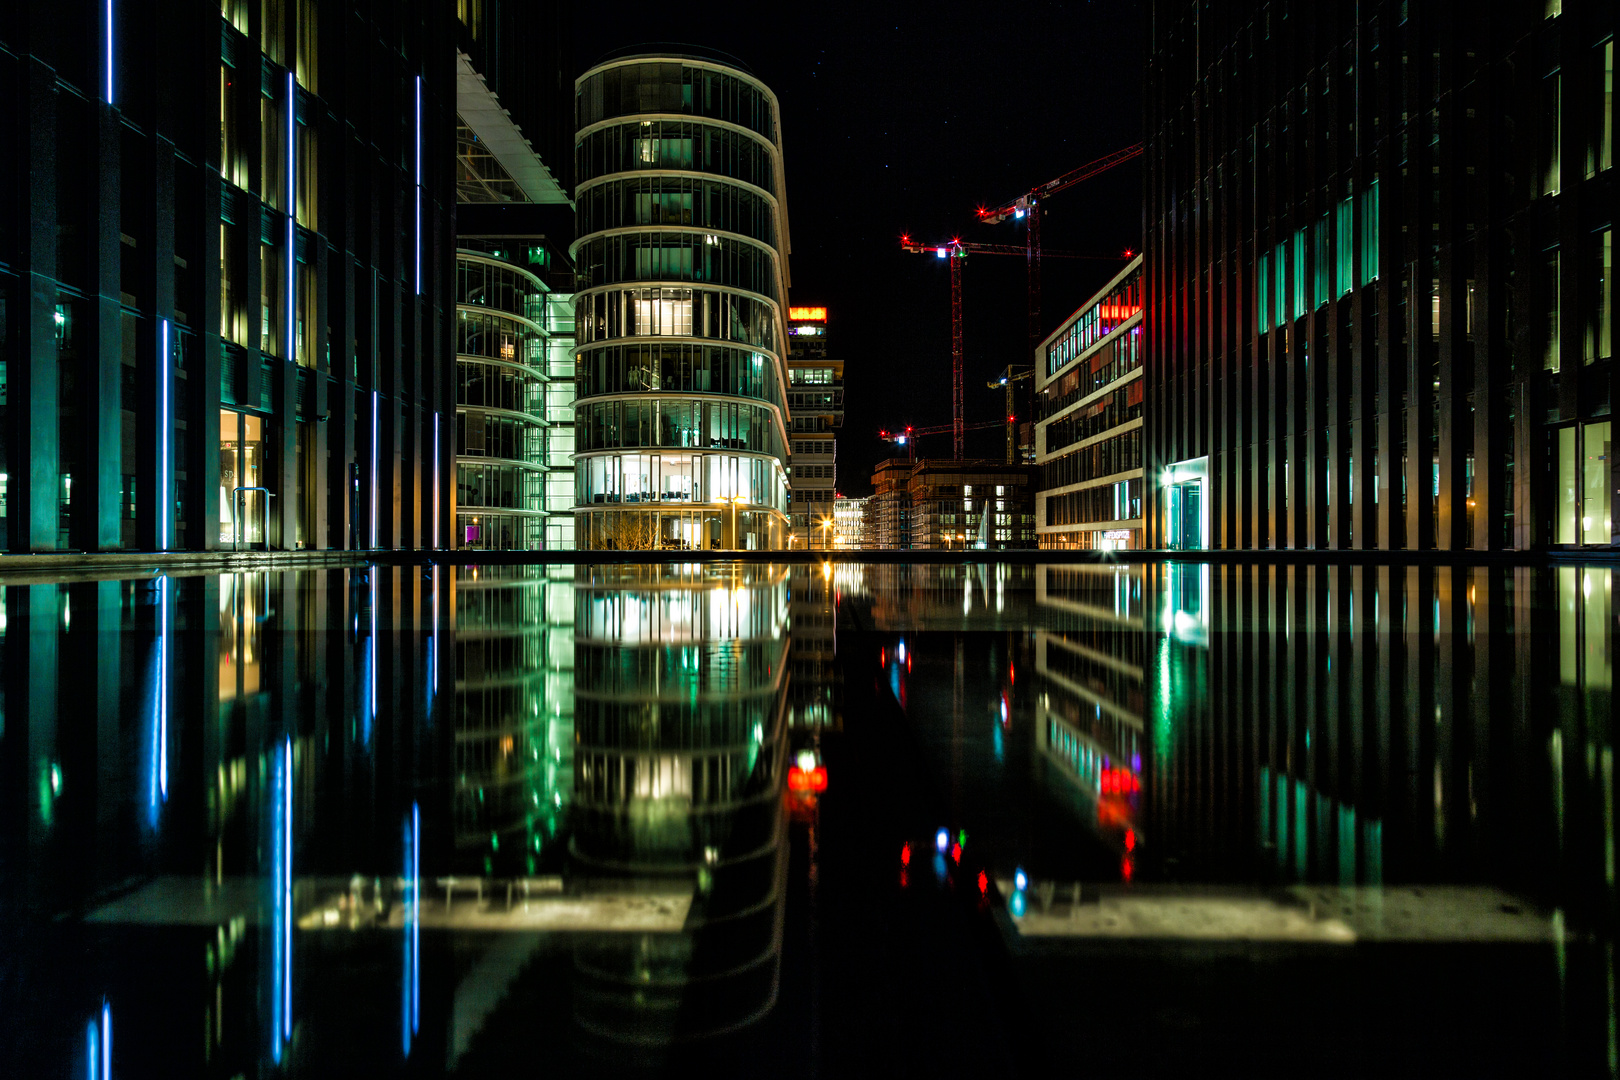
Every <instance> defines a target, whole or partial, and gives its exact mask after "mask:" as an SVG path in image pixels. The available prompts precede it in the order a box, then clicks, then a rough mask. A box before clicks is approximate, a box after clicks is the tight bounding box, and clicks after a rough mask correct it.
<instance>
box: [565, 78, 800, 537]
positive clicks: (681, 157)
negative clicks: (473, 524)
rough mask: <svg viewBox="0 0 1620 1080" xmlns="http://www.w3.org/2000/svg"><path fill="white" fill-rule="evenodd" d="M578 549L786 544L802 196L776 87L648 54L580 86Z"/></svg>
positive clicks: (577, 196) (581, 81)
mask: <svg viewBox="0 0 1620 1080" xmlns="http://www.w3.org/2000/svg"><path fill="white" fill-rule="evenodd" d="M575 90H576V110H577V123H578V126H579V130H578V133H577V135H576V138H575V147H576V149H575V155H576V161H575V164H576V174H575V175H576V176H577V178H578V185H579V186H578V188H577V190H576V193H575V200H576V203H577V206H578V230H577V232H578V235H579V239H578V240H577V241H576V242H575V243H574V246H573V249H572V254H573V257H574V262H575V265H576V268H577V271H578V275H579V277H578V289H577V292H576V294H575V315H576V319H575V330H576V335H577V341H578V347H577V352H576V356H577V358H578V365H577V372H578V396H577V398H576V400H575V420H576V435H575V440H576V446H575V451H576V453H575V492H576V502H575V529H576V540H577V545H578V546H579V547H581V548H595V549H604V548H618V549H626V548H628V549H649V548H675V549H694V550H712V549H739V548H741V549H756V550H757V549H777V548H782V547H785V546H786V544H787V535H788V530H787V472H786V468H785V465H786V459H787V425H788V415H787V407H786V401H785V398H784V394H783V388H784V386H785V384H786V382H787V380H786V378H785V367H784V358H783V352H784V349H785V344H784V343H785V341H786V338H787V334H786V323H785V322H784V314H785V305H786V303H787V287H788V266H787V251H788V230H787V210H786V202H785V197H784V185H783V178H782V151H781V146H782V138H781V128H780V123H779V114H778V110H777V103H776V97H775V95H774V94H772V93H771V91H770V90H769V89H768V88H767V87H765V86H764V85H763V84H762V83H760V82H759V81H758V80H757V79H755V78H754V77H753V76H752V75H750V74H748V73H747V72H746V71H743V70H741V69H740V68H738V67H737V66H735V63H734V62H729V63H728V62H720V61H715V60H709V59H703V58H700V57H696V56H685V55H668V54H653V55H648V54H639V55H631V56H623V57H619V58H614V59H608V60H605V61H603V62H601V63H599V64H597V65H596V66H595V67H593V68H592V69H591V70H589V71H587V72H586V73H585V74H584V75H583V76H581V77H580V79H579V80H578V82H577V83H576V84H575Z"/></svg>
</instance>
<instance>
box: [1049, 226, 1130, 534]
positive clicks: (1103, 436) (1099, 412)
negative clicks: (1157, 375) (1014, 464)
mask: <svg viewBox="0 0 1620 1080" xmlns="http://www.w3.org/2000/svg"><path fill="white" fill-rule="evenodd" d="M1142 387H1143V382H1142V257H1141V256H1140V255H1138V256H1137V257H1136V258H1134V259H1132V260H1131V261H1130V263H1129V264H1128V265H1127V266H1126V267H1125V268H1124V269H1123V270H1121V271H1120V272H1119V273H1118V274H1117V275H1115V277H1114V279H1113V280H1112V281H1110V282H1109V283H1108V284H1106V285H1104V286H1103V287H1102V289H1100V290H1099V291H1098V292H1097V295H1095V296H1093V297H1092V298H1091V299H1089V300H1087V301H1086V302H1085V303H1084V304H1082V305H1080V307H1079V309H1078V310H1076V311H1075V312H1074V314H1072V315H1070V316H1069V317H1068V318H1067V319H1065V320H1064V321H1063V323H1062V325H1060V326H1059V327H1058V328H1057V329H1056V330H1054V331H1053V332H1052V334H1051V336H1049V337H1048V338H1047V339H1046V340H1045V341H1043V342H1041V344H1040V346H1039V347H1038V348H1036V350H1035V409H1036V427H1035V431H1036V434H1035V463H1036V465H1037V466H1038V467H1039V468H1040V488H1041V490H1040V494H1039V496H1037V498H1036V510H1035V513H1036V525H1035V531H1036V535H1037V537H1038V539H1039V544H1040V546H1041V547H1043V548H1089V549H1092V550H1101V551H1108V550H1122V549H1125V548H1139V547H1141V546H1142V483H1143V477H1142Z"/></svg>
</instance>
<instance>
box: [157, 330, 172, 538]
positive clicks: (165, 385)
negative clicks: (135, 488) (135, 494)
mask: <svg viewBox="0 0 1620 1080" xmlns="http://www.w3.org/2000/svg"><path fill="white" fill-rule="evenodd" d="M159 326H160V327H161V330H160V332H159V340H158V383H159V386H160V388H161V394H162V409H161V410H160V414H159V425H158V445H159V451H158V502H157V524H158V550H159V551H167V550H169V514H170V513H171V512H172V511H173V509H174V492H173V491H171V490H170V488H171V486H172V476H171V471H172V465H171V462H170V460H169V454H170V450H169V441H170V439H172V438H173V432H174V417H173V416H172V415H171V411H170V410H171V407H170V404H169V402H170V387H169V381H170V374H169V320H168V319H164V320H162V322H161V323H159Z"/></svg>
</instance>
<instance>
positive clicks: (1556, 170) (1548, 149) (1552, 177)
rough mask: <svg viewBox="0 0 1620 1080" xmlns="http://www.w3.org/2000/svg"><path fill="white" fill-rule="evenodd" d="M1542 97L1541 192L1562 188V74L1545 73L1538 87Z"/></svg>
mask: <svg viewBox="0 0 1620 1080" xmlns="http://www.w3.org/2000/svg"><path fill="white" fill-rule="evenodd" d="M1541 100H1542V109H1541V117H1542V124H1543V127H1542V151H1541V160H1542V170H1541V194H1543V195H1557V194H1558V193H1559V191H1561V190H1562V189H1563V175H1562V174H1563V170H1562V167H1561V165H1562V163H1561V161H1560V159H1559V145H1560V143H1561V142H1562V141H1563V133H1564V76H1563V73H1562V72H1558V71H1555V72H1553V73H1552V74H1551V75H1549V76H1547V78H1546V80H1545V81H1544V82H1543V83H1542V87H1541Z"/></svg>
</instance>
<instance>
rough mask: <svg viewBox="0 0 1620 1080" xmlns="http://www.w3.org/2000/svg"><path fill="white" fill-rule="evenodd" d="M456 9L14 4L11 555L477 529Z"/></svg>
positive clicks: (309, 1) (5, 539)
mask: <svg viewBox="0 0 1620 1080" xmlns="http://www.w3.org/2000/svg"><path fill="white" fill-rule="evenodd" d="M454 25H455V24H454V16H453V15H452V13H451V11H450V8H449V7H448V6H447V5H443V4H438V3H424V2H420V0H402V2H400V3H395V4H388V5H385V6H374V7H360V8H357V7H353V6H350V5H344V4H334V3H316V2H315V0H286V2H278V3H264V4H259V3H247V2H245V0H227V2H224V3H222V4H219V5H213V6H208V5H155V4H141V3H124V2H120V3H117V4H105V5H103V4H58V5H53V4H43V3H40V4H6V5H0V82H3V83H4V85H5V86H7V87H8V88H9V89H8V92H7V94H6V95H5V101H6V104H5V106H4V108H3V109H0V387H3V388H4V389H3V390H0V402H3V404H0V433H3V439H0V446H3V449H0V512H3V514H4V518H3V528H0V548H3V549H4V550H7V551H13V552H60V551H70V550H78V551H117V550H142V551H153V550H191V551H196V550H213V549H220V548H230V547H232V546H234V545H236V544H237V543H241V544H242V545H244V546H246V545H252V546H254V547H266V548H270V549H273V550H283V551H285V550H293V549H298V548H315V549H329V548H354V547H361V548H406V549H423V548H433V547H445V546H449V545H450V543H451V542H452V535H451V521H452V510H453V507H452V500H451V499H450V498H449V497H448V491H449V480H450V442H451V435H452V431H453V420H454V398H453V392H454V374H455V367H454V363H453V360H452V356H453V353H452V350H451V344H450V339H451V329H452V319H451V312H452V305H453V303H454V301H453V297H452V295H451V288H452V277H451V273H452V270H453V268H454V261H453V248H454V240H453V236H452V222H453V218H454V208H453V205H452V202H451V200H452V183H451V157H450V149H451V147H452V146H453V144H454V108H453V103H454V100H455V56H454V51H453V50H452V49H451V48H449V47H448V43H449V42H450V41H451V40H452V39H453V37H454V33H453V28H454ZM357 88H360V89H363V91H364V92H359V91H358V90H357Z"/></svg>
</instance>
